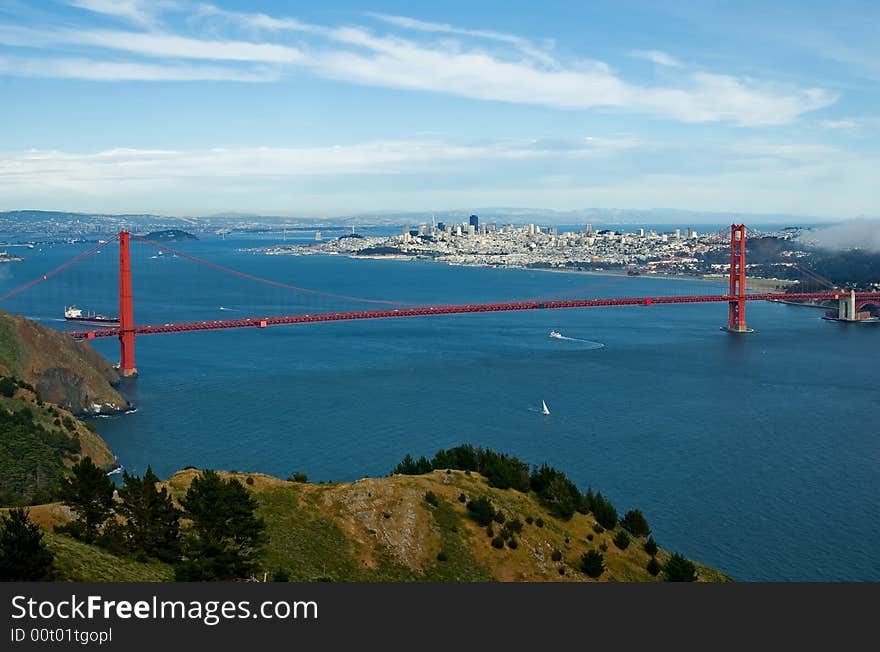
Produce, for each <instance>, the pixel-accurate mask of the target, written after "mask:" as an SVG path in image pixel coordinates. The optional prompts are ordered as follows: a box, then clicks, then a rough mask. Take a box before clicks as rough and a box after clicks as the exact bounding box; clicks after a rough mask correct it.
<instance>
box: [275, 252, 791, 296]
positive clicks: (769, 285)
mask: <svg viewBox="0 0 880 652" xmlns="http://www.w3.org/2000/svg"><path fill="white" fill-rule="evenodd" d="M340 253H341V252H340ZM340 253H336V252H334V253H330V252H320V253H314V254H309V255H312V256H338V255H340ZM274 255H278V254H274ZM294 255H297V254H294ZM342 255H344V256H345V257H346V258H350V259H352V260H398V261H409V262H411V261H420V262H427V263H439V264H445V265H449V266H456V267H483V268H486V269H515V270H521V271H528V272H551V273H554V274H584V275H590V276H612V277H623V278H655V279H661V280H664V281H706V282H712V283H726V282H727V280H728V279H727V276H724V275H719V276H717V277H716V276H707V275H691V274H638V275H631V274H627V272H626V271H624V270H610V269H603V270H602V271H594V270H589V269H570V268H563V267H525V266H521V265H480V264H472V263H452V262H449V261H444V260H437V259H436V258H430V257H422V256H407V255H405V254H369V255H366V256H361V255H358V254H352V253H347V254H342ZM746 282H747V283H748V282H752V283H754V284H756V285H761V286H764V287H763V288H762V289H768V290H772V289H776V288H777V286H780V285H786V284H788V285H791V283H790V282H787V281H784V280H780V279H767V278H761V277H755V276H747V277H746Z"/></svg>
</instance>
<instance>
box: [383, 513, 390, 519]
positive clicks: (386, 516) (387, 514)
mask: <svg viewBox="0 0 880 652" xmlns="http://www.w3.org/2000/svg"><path fill="white" fill-rule="evenodd" d="M382 518H391V512H382Z"/></svg>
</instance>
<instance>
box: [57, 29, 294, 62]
mask: <svg viewBox="0 0 880 652" xmlns="http://www.w3.org/2000/svg"><path fill="white" fill-rule="evenodd" d="M59 36H60V38H62V39H65V40H66V41H67V42H68V43H77V44H81V45H91V46H97V47H102V48H109V49H113V50H123V51H125V52H132V53H136V54H143V55H147V56H152V57H164V58H183V59H210V60H214V61H250V62H263V63H295V62H300V61H302V60H303V54H302V52H301V51H300V50H299V49H297V48H294V47H290V46H288V45H279V44H275V43H250V42H247V41H227V40H202V39H196V38H189V37H186V36H177V35H175V34H162V33H149V34H147V33H139V32H117V31H109V30H94V31H76V32H73V31H70V32H66V33H62V34H59Z"/></svg>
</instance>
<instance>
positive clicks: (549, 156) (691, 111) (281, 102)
mask: <svg viewBox="0 0 880 652" xmlns="http://www.w3.org/2000/svg"><path fill="white" fill-rule="evenodd" d="M878 13H880V10H878V9H877V8H876V7H875V6H873V5H872V4H870V3H867V2H849V3H844V5H843V8H841V6H840V5H837V6H836V7H835V10H834V11H832V10H831V9H824V8H821V7H806V8H804V7H802V6H801V5H800V4H796V3H788V2H783V3H774V5H773V6H772V7H766V6H764V5H762V4H760V3H751V2H747V3H737V5H736V7H732V6H730V5H729V4H728V3H721V2H713V3H688V2H682V3H667V4H666V5H665V6H664V7H663V8H657V7H654V6H653V5H651V4H649V3H641V2H632V3H628V4H627V6H626V7H622V5H621V4H620V3H605V2H598V3H593V4H591V5H590V6H589V7H578V8H573V7H570V6H567V5H566V4H565V3H549V4H546V5H544V6H542V7H541V8H537V7H533V6H530V5H528V4H524V5H521V6H519V5H510V3H503V4H502V3H485V4H483V5H481V7H479V8H472V7H470V6H469V5H467V4H466V3H458V2H451V3H444V5H443V6H442V7H439V6H419V7H414V6H412V5H404V4H402V3H398V2H387V1H386V2H375V3H371V4H370V5H369V6H363V5H361V4H360V3H347V2H332V3H324V4H322V5H321V6H320V7H317V6H316V7H292V6H288V3H283V2H263V3H260V4H259V8H258V9H255V8H254V6H253V3H244V2H232V1H228V2H227V1H224V2H217V3H214V4H206V3H193V2H187V1H183V0H181V1H178V0H168V1H162V2H142V1H140V0H120V1H113V0H68V1H66V2H61V1H58V2H39V3H28V4H25V3H22V2H18V1H16V0H14V1H12V2H9V3H6V4H5V5H3V6H2V7H0V78H2V80H3V88H4V103H3V108H2V109H0V112H2V115H3V118H4V120H3V122H4V124H5V128H4V145H3V147H2V151H0V196H2V197H3V199H2V200H0V202H2V206H0V209H17V208H34V209H47V210H72V211H86V212H89V211H94V212H155V213H163V214H171V215H182V214H210V213H216V212H225V211H241V212H253V213H266V214H281V215H303V216H317V217H333V216H337V215H346V214H351V213H357V212H376V211H426V210H427V211H430V210H438V211H442V210H450V209H459V208H462V207H466V206H473V207H475V208H476V207H485V206H527V207H534V208H547V209H553V210H562V211H567V210H577V209H581V208H587V207H598V208H612V207H617V208H626V209H649V208H654V207H672V208H680V209H686V210H695V211H712V212H722V211H731V212H737V213H784V214H794V215H807V216H815V217H816V218H817V219H826V220H829V219H830V220H833V219H844V218H850V217H855V216H859V215H866V216H870V215H877V213H878V210H877V191H876V189H875V185H876V183H875V181H874V178H873V176H874V173H873V170H874V169H876V166H877V164H878V163H880V139H878V135H877V133H878V127H880V115H877V114H876V113H875V109H874V107H876V105H877V100H878V99H880V98H878V91H877V83H876V82H877V80H878V78H880V68H878V66H877V63H876V62H877V60H878V58H877V56H876V54H878V53H877V52H876V51H877V45H876V43H875V42H874V41H873V40H872V39H871V34H870V26H871V25H873V24H876V22H877V20H876V19H877V18H880V15H878ZM738 26H739V27H742V28H743V29H739V28H738ZM746 27H747V28H748V29H746Z"/></svg>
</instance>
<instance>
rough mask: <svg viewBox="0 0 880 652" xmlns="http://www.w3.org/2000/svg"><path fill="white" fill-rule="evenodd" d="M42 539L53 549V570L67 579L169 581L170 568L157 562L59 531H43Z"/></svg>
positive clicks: (58, 575)
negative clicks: (121, 553) (118, 553)
mask: <svg viewBox="0 0 880 652" xmlns="http://www.w3.org/2000/svg"><path fill="white" fill-rule="evenodd" d="M44 541H45V542H46V545H47V546H48V547H49V549H50V550H51V551H52V552H54V553H55V571H56V573H57V577H58V579H59V580H62V581H67V582H169V581H171V580H173V579H174V571H173V570H172V569H171V567H170V566H169V565H167V564H162V563H160V562H150V563H142V562H137V561H132V560H130V559H123V558H120V557H116V556H115V555H111V554H110V553H108V552H106V551H105V550H102V549H101V548H98V547H97V546H90V545H88V544H85V543H82V542H80V541H77V540H76V539H71V538H70V537H67V536H63V535H60V534H51V533H46V535H45V536H44Z"/></svg>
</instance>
